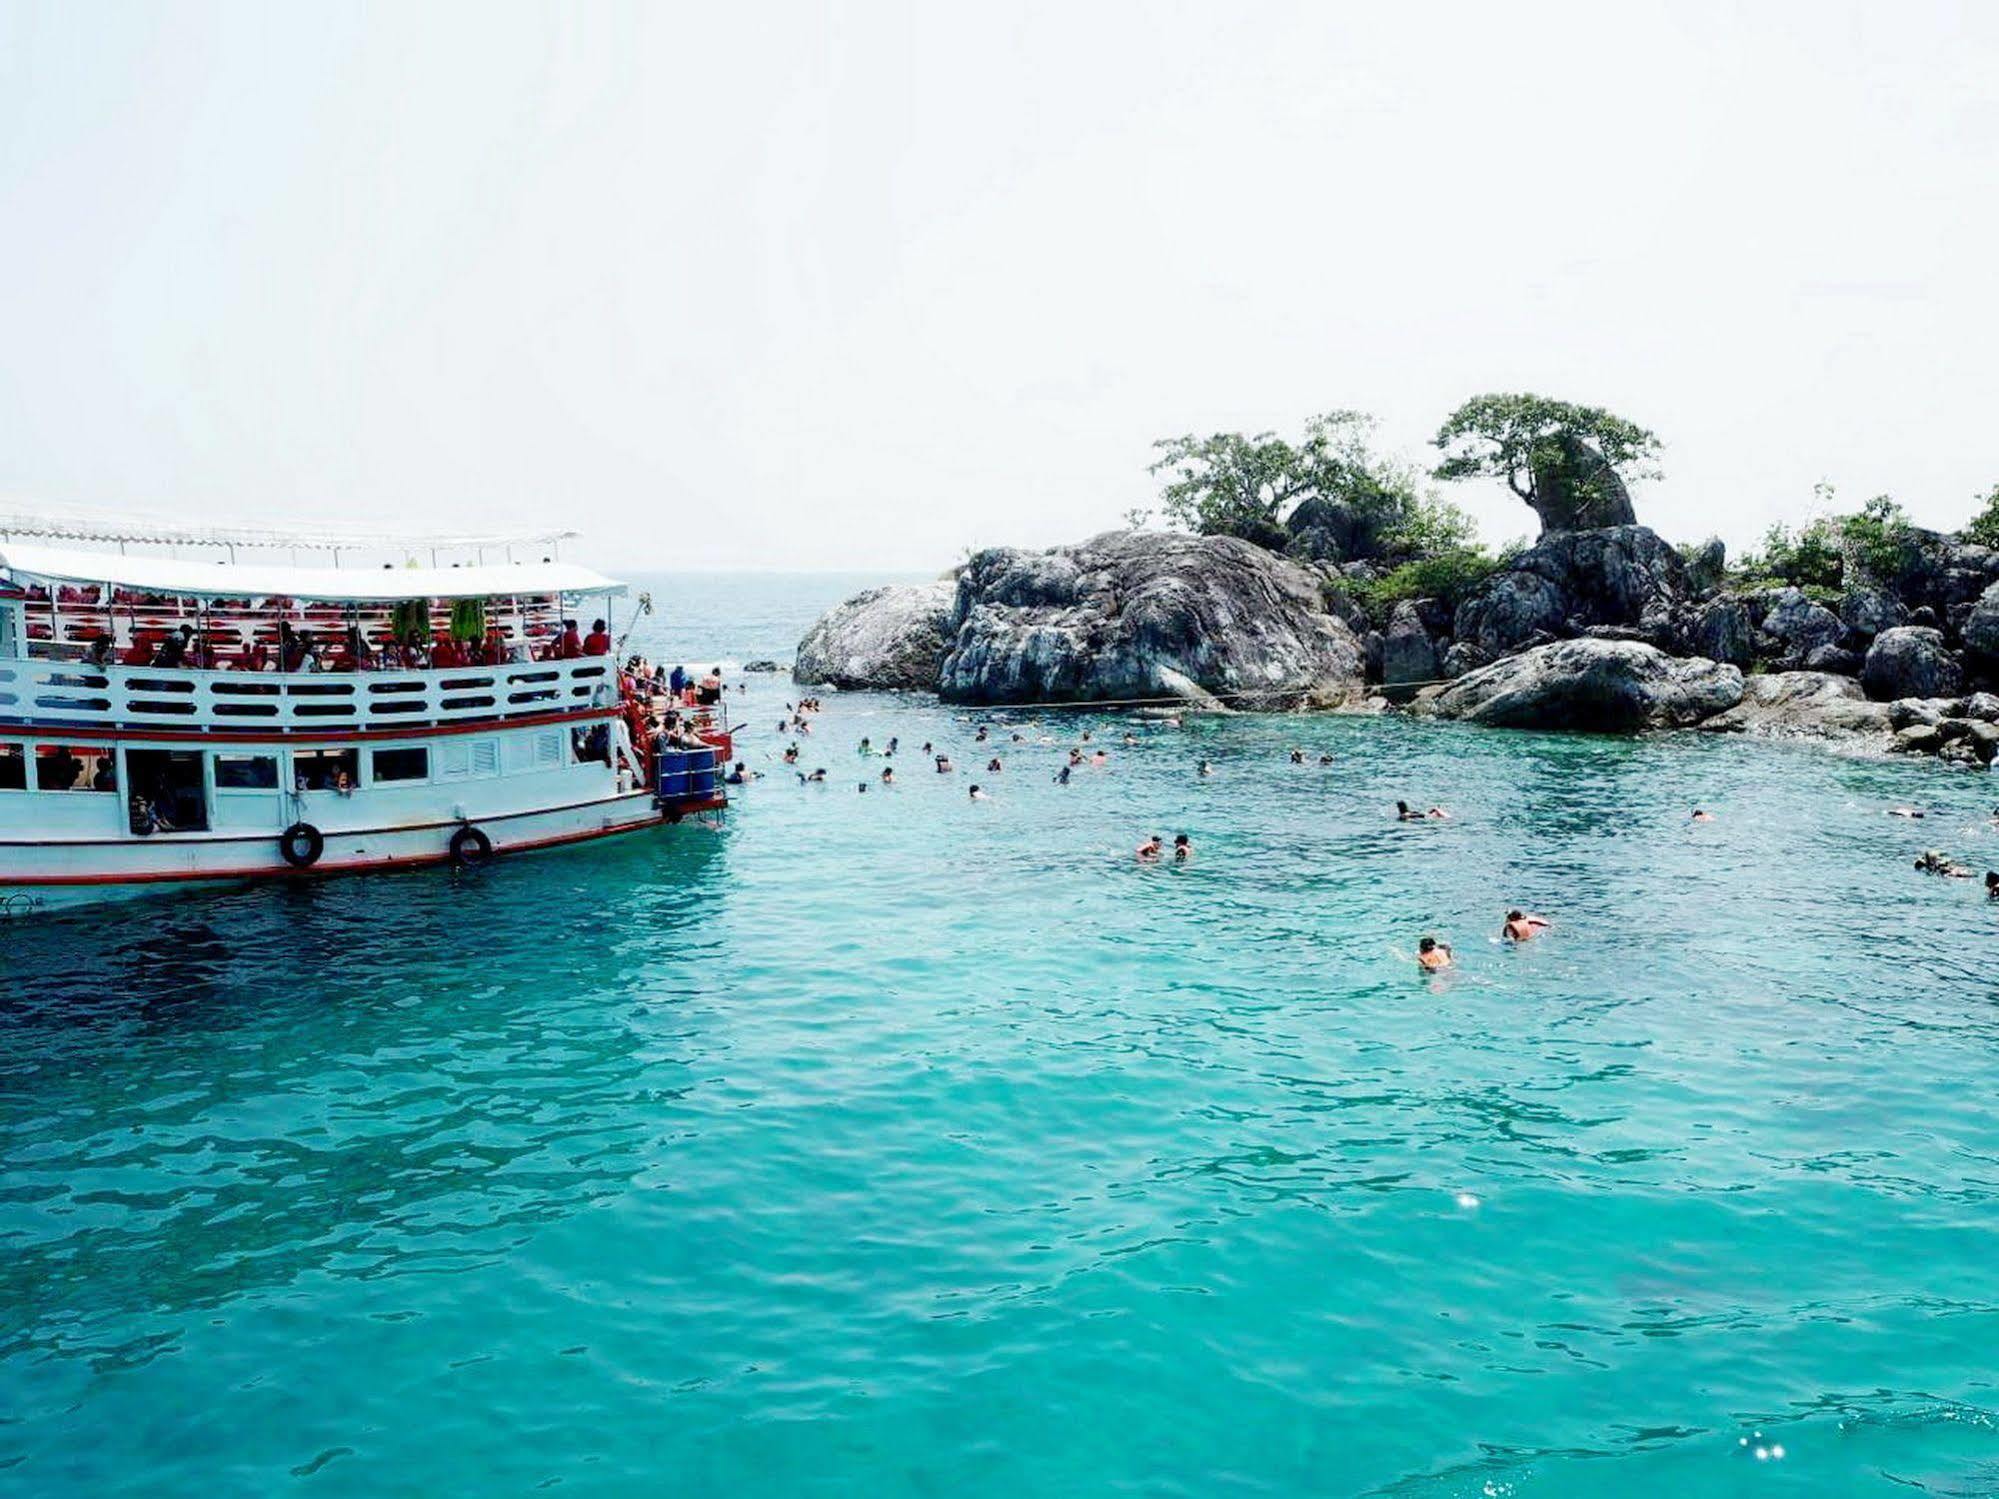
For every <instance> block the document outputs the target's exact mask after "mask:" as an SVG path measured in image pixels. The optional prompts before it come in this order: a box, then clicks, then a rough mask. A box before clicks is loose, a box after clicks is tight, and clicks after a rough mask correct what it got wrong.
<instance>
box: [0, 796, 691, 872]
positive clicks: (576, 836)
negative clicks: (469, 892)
mask: <svg viewBox="0 0 1999 1499" xmlns="http://www.w3.org/2000/svg"><path fill="white" fill-rule="evenodd" d="M722 805H723V803H721V802H719V801H716V802H703V803H701V804H699V805H697V806H692V807H685V808H682V809H681V811H682V812H683V813H686V812H708V811H715V810H719V809H720V808H721V807H722ZM668 822H669V819H668V817H667V815H666V814H665V813H664V812H656V813H653V814H652V815H650V816H647V817H642V818H639V819H637V820H636V821H633V822H621V823H619V824H618V825H617V826H616V827H614V828H586V829H584V830H583V831H582V832H577V833H558V834H556V835H554V836H553V837H549V838H534V839H530V840H529V841H528V842H526V843H515V844H510V845H509V846H507V847H506V848H503V849H496V850H494V857H495V858H505V857H507V856H509V855H511V854H525V853H533V852H534V851H536V850H537V849H544V848H559V847H561V846H562V845H564V844H568V843H587V842H589V841H590V840H591V839H593V838H609V837H612V836H613V835H615V834H618V833H636V832H638V831H640V830H641V829H644V828H652V827H663V826H666V825H667V824H668ZM450 862H451V855H450V853H449V852H446V853H441V854H413V855H411V856H410V857H409V858H407V859H350V860H348V861H347V862H346V863H344V864H315V865H313V866H312V867H311V868H310V869H290V868H283V867H279V868H271V867H268V866H259V867H257V868H253V869H202V870H155V871H152V872H150V873H145V874H59V875H49V876H47V877H45V878H40V879H0V888H7V889H35V888H37V887H43V886H50V885H63V886H76V885H165V884H201V883H204V882H214V881H221V880H260V879H283V880H296V879H308V880H310V879H319V878H321V877H322V876H325V875H329V874H362V873H365V872H366V871H368V870H371V869H430V868H435V867H436V866H437V865H439V864H449V863H450Z"/></svg>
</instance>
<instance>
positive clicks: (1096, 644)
mask: <svg viewBox="0 0 1999 1499" xmlns="http://www.w3.org/2000/svg"><path fill="white" fill-rule="evenodd" d="M953 622H954V624H953V633H952V639H951V643H950V647H949V649H948V650H947V652H946V653H945V656H944V659H943V662H942V663H941V665H940V666H939V668H938V671H937V674H936V679H935V685H936V687H937V691H938V693H939V694H940V695H941V696H942V697H944V698H946V699H947V700H949V701H953V702H965V703H1010V702H1011V703H1026V702H1065V701H1067V702H1080V701H1100V700H1112V699H1123V698H1146V697H1184V698H1189V699H1195V700H1199V699H1201V698H1203V697H1206V696H1210V695H1212V696H1217V697H1223V698H1225V699H1226V700H1227V701H1228V702H1229V703H1230V704H1231V705H1233V706H1243V707H1261V708H1277V707H1292V706H1297V705H1300V704H1312V705H1317V706H1334V705H1338V704H1341V703H1344V702H1348V701H1351V700H1355V699H1358V698H1360V697H1361V696H1362V695H1363V688H1362V685H1361V675H1362V660H1361V647H1360V643H1359V642H1358V641H1357V640H1356V639H1355V638H1354V634H1353V631H1352V630H1351V629H1349V628H1348V627H1347V625H1346V623H1345V621H1343V620H1341V619H1340V618H1338V617H1337V616H1335V615H1333V614H1332V613H1330V612H1328V609H1327V605H1326V600H1325V594H1324V585H1323V583H1322V580H1321V579H1320V578H1319V577H1318V576H1317V575H1315V574H1314V573H1312V572H1310V571H1308V570H1307V569H1305V568H1303V567H1301V566H1299V565H1298V564H1296V563H1294V562H1290V561H1287V560H1286V559H1284V558H1282V557H1278V556H1274V555H1272V554H1271V553H1270V552H1268V551H1265V550H1263V549H1262V548H1260V547H1256V546H1253V545H1251V544H1250V543H1248V542H1245V541H1239V540H1237V539H1235V538H1234V537H1225V536H1180V535H1171V534H1161V533H1158V532H1137V531H1112V532H1107V533H1106V534H1104V535H1102V536H1097V537H1093V538H1092V539H1091V540H1089V541H1086V542H1082V543H1080V544H1078V545H1075V546H1066V547H1055V548H1053V549H1051V550H1049V551H1045V552H1029V551H1019V550H1015V549H1013V548H1009V547H1001V548H995V549H993V550H990V551H984V552H980V553H979V554H978V555H976V556H975V557H973V558H972V560H971V561H970V562H969V563H968V564H967V565H966V566H965V568H964V569H963V571H962V572H961V573H960V574H959V579H958V593H957V601H956V605H955V608H954V611H953Z"/></svg>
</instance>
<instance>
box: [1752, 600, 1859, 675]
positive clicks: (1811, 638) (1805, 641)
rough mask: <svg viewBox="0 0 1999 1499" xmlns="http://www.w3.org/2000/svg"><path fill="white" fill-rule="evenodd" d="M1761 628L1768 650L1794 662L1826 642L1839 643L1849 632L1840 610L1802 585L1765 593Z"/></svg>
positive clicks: (1800, 661) (1779, 658) (1775, 657)
mask: <svg viewBox="0 0 1999 1499" xmlns="http://www.w3.org/2000/svg"><path fill="white" fill-rule="evenodd" d="M1760 629H1761V631H1762V638H1761V640H1760V642H1759V643H1760V644H1761V645H1762V647H1763V650H1764V653H1765V654H1766V655H1768V656H1770V657H1771V658H1772V659H1773V660H1776V661H1778V662H1780V663H1783V664H1787V665H1790V666H1799V665H1802V664H1803V663H1804V661H1805V658H1806V657H1808V656H1810V655H1811V653H1812V652H1813V651H1815V650H1817V649H1818V648H1819V647H1820V646H1822V645H1837V644H1838V643H1839V641H1840V638H1841V637H1842V636H1843V635H1845V634H1846V626H1845V625H1844V624H1842V623H1841V622H1840V618H1839V616H1838V615H1837V614H1834V613H1833V612H1832V610H1830V609H1828V608H1826V607H1825V605H1823V604H1815V603H1813V602H1812V601H1811V599H1810V598H1809V597H1808V596H1807V595H1806V594H1805V592H1804V590H1802V589H1798V588H1776V589H1772V590H1771V591H1770V592H1769V593H1768V594H1766V595H1765V596H1764V599H1763V623H1762V625H1761V626H1760Z"/></svg>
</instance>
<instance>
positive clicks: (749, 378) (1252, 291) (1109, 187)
mask: <svg viewBox="0 0 1999 1499" xmlns="http://www.w3.org/2000/svg"><path fill="white" fill-rule="evenodd" d="M1996 80H1999V7H1994V6H1991V5H1987V4H1979V3H1963V4H1924V3H1897V4H1892V5H1890V4H1865V5H1861V4H1842V3H1811V4H1793V5H1784V4H1775V3H1768V4H1741V5H1727V4H1707V3H1689V0H1675V3H1670V4H1658V5H1637V4H1623V3H1620V4H1614V5H1613V4H1603V3H1590V4H1576V5H1572V6H1557V5H1531V4H1519V3H1509V4H1504V5H1496V4H1492V3H1490V0H1478V3H1464V4H1436V5H1424V4H1396V5H1384V4H1365V5H1362V4H1351V5H1344V4H1334V3H1325V0H1322V3H1315V4H1297V5H1279V4H1250V3H1241V0H1236V3H1217V4H1198V5H1197V4H1171V3H1158V0H1154V3H1145V4H1130V5H1113V4H1096V3H1065V4H1059V5H1056V4H1050V5H1034V6H1014V5H1006V4H1000V5H982V6H976V7H975V6H970V5H954V4H949V3H942V4H939V3H931V4H925V5H909V6H898V5H887V4H865V3H848V4H839V5H824V6H808V5H796V4H788V3H768V0H766V3H758V4H753V5H740V6H727V5H723V6H718V5H702V6H694V5H678V6H669V5H663V4H662V5H652V6H618V5H612V4H605V3H592V4H587V5H564V6H549V7H546V8H538V7H526V6H511V5H502V4H492V3H480V4H469V5H463V6H453V5H442V4H419V5H406V4H393V5H392V4H384V5H380V6H354V5H341V4H313V5H304V4H296V5H285V6H272V5H266V4H262V3H259V4H245V5H241V6H233V5H203V4H197V3H191V0H190V3H178V4H172V5H156V4H150V3H148V4H130V5H116V4H103V3H91V4H75V3H60V4H49V5H39V4H24V3H21V0H0V502H12V503H16V504H20V503H28V504H32V503H34V502H38V501H39V502H47V503H50V504H53V505H59V506H61V507H63V508H64V509H72V510H73V509H80V508H90V507H101V508H118V507H126V508H134V509H140V510H145V511H153V512H167V513H179V514H184V515H185V516H186V517H187V518H189V519H191V520H193V519H204V520H216V521H221V520H239V521H241V520H266V519H270V520H283V519H286V518H292V519H309V520H310V521H312V522H314V523H319V524H323V523H337V522H341V521H352V522H355V523H357V524H359V523H388V524H391V525H394V526H396V527H398V528H403V527H409V526H413V525H419V524H422V523H425V522H430V521H435V522H438V523H441V524H446V525H452V526H463V525H467V524H479V525H510V524H514V523H526V524H536V523H540V522H544V521H551V520H554V521H562V522H568V523H571V524H574V525H576V526H577V527H579V528H580V529H582V530H584V531H585V532H586V533H588V539H587V542H586V544H585V545H584V546H583V548H582V549H581V550H580V551H579V552H578V553H576V555H578V556H579V557H581V558H584V559H585V560H594V561H597V562H600V563H605V564H610V565H614V566H615V565H625V566H631V567H637V566H641V565H651V566H672V565H683V566H690V565H692V566H724V565H753V566H771V567H877V566H878V567H881V568H884V569H889V568H928V567H941V566H944V565H946V564H948V563H950V562H952V561H954V560H955V559H956V558H957V557H958V556H959V555H960V554H961V553H962V552H963V551H964V550H965V549H966V548H967V547H968V546H974V545H987V544H992V543H999V542H1009V543H1020V544H1037V543H1050V542H1056V541H1063V540H1069V539H1073V538H1076V537H1080V536H1083V535H1086V534H1088V533H1090V532H1093V531H1096V530H1100V529H1103V528H1104V527H1106V526H1109V525H1112V524H1114V523H1116V521H1117V519H1118V517H1119V516H1121V515H1122V514H1123V512H1124V511H1125V510H1126V509H1127V508H1129V507H1130V506H1132V505H1134V504H1140V503H1145V502H1147V501H1148V500H1149V499H1150V497H1151V495H1152V493H1153V491H1154V483H1153V481H1152V480H1151V479H1150V478H1149V477H1148V476H1147V474H1146V473H1145V465H1146V463H1147V462H1148V461H1149V458H1150V456H1151V455H1150V452H1149V444H1150V443H1151V441H1152V440H1153V439H1154V438H1155V437H1159V436H1163V435H1167V434H1171V433H1176V432H1181V431H1187V430H1200V431H1210V430H1215V429H1222V428H1239V427H1240V428H1252V429H1254V428H1261V427H1276V428H1279V429H1289V428H1293V427H1295V426H1296V425H1297V424H1298V423H1299V422H1300V421H1301V420H1302V419H1303V418H1304V417H1305V416H1306V415H1307V414H1308V413H1310V412H1312V411H1315V410H1323V409H1329V408H1333V407H1358V408H1361V409H1364V410H1369V411H1372V412H1374V413H1376V414H1377V415H1379V417H1380V418H1381V420H1382V423H1383V430H1384V436H1385V437H1386V438H1387V439H1388V440H1389V441H1390V442H1391V443H1392V444H1394V445H1397V446H1406V447H1408V448H1411V449H1414V448H1416V447H1418V446H1419V445H1420V444H1421V443H1423V442H1424V440H1425V439H1426V438H1427V437H1428V436H1429V434H1430V433H1431V432H1433V431H1434V430H1435V427H1436V425H1437V423H1438V421H1439V420H1440V419H1441V418H1442V416H1443V415H1444V414H1445V413H1446V412H1447V411H1448V410H1449V409H1450V408H1451V407H1452V406H1453V405H1455V404H1456V403H1457V402H1458V401H1459V400H1460V399H1462V398H1463V397H1464V396H1466V395H1469V394H1471V393H1473V392H1476V391H1481V390H1492V389H1533V390H1539V391H1543V392H1546V393H1548V394H1553V395H1561V396H1566V397H1569V398H1571V399H1577V400H1585V401H1591V402H1597V403H1600V404H1604V405H1608V406H1610V407H1611V408H1613V409H1614V410H1617V411H1619V412H1620V413H1622V414H1624V415H1627V416H1630V417H1632V418H1634V419H1635V420H1638V421H1641V422H1644V423H1646V424H1647V425H1649V426H1652V427H1654V428H1655V429H1656V430H1657V431H1658V432H1659V433H1660V434H1661V436H1662V437H1663V438H1664V439H1665V441H1666V454H1665V468H1666V474H1667V477H1666V480H1665V482H1663V483H1661V484H1657V485H1650V486H1646V487H1645V488H1644V489H1642V490H1641V491H1640V492H1639V494H1638V504H1639V510H1640V516H1641V518H1642V519H1645V520H1647V521H1649V522H1651V523H1653V524H1654V525H1656V526H1658V527H1659V529H1661V530H1662V531H1664V532H1666V533H1667V534H1668V535H1670V536H1674V537H1676V538H1685V537H1695V536H1699V535H1704V534H1707V533H1709V532H1711V531H1719V532H1720V533H1721V534H1723V535H1724V536H1727V537H1728V538H1730V540H1731V541H1734V542H1741V541H1744V540H1747V539H1749V538H1751V537H1753V536H1755V535H1757V534H1759V533H1760V532H1761V530H1762V529H1763V527H1764V526H1766V525H1767V524H1768V523H1769V522H1770V521H1771V520H1773V519H1778V518H1786V519H1788V518H1794V517H1796V516H1799V515H1802V514H1803V513H1805V512H1806V511H1807V510H1808V508H1809V506H1810V503H1811V496H1810V489H1811V485H1812V484H1813V482H1814V481H1815V480H1818V479H1821V478H1824V479H1829V480H1832V481H1833V482H1835V483H1836V484H1837V485H1838V486H1839V488H1840V492H1841V498H1842V499H1853V500H1858V499H1861V498H1864V497H1865V496H1867V495H1869V494H1873V493H1875V492H1877V491H1880V490H1891V491H1893V492H1894V493H1895V494H1896V495H1897V496H1898V497H1900V498H1901V499H1902V500H1903V501H1904V502H1905V503H1906V504H1907V505H1908V506H1909V508H1910V509H1911V510H1912V511H1913V512H1915V514H1916V515H1917V516H1918V518H1920V519H1923V520H1925V521H1927V522H1929V523H1932V524H1938V525H1949V526H1954V525H1956V524H1959V523H1961V521H1962V520H1963V518H1964V516H1965V515H1966V513H1967V512H1968V510H1969V508H1970V499H1971V496H1972V494H1973V492H1974V491H1975V490H1983V489H1985V488H1987V487H1989V486H1990V485H1991V484H1993V483H1994V482H1995V481H1999V420H1995V412H1994V405H1995V393H1999V390H1996V387H1995V379H1994V373H1993V372H1994V367H1995V359H1999V81H1996ZM1460 498H1462V499H1464V500H1465V501H1466V502H1467V503H1468V504H1470V505H1471V506H1472V508H1473V509H1474V511H1475V513H1477V514H1478V516H1479V517H1480V520H1481V522H1482V523H1483V525H1484V526H1485V529H1486V531H1487V533H1488V534H1489V535H1490V536H1491V537H1492V538H1493V539H1495V540H1499V539H1503V538H1505V537H1507V536H1511V535H1516V534H1522V533H1524V532H1526V531H1528V530H1529V529H1531V525H1532V516H1531V515H1530V513H1529V512H1528V511H1527V510H1526V509H1525V507H1523V506H1521V505H1519V504H1518V502H1517V501H1514V500H1512V499H1511V498H1510V497H1508V496H1506V495H1505V494H1504V493H1503V492H1486V493H1478V492H1472V491H1467V492H1465V493H1463V494H1461V495H1460Z"/></svg>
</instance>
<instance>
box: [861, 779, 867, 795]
mask: <svg viewBox="0 0 1999 1499" xmlns="http://www.w3.org/2000/svg"><path fill="white" fill-rule="evenodd" d="M867 794H868V783H867V782H866V781H862V782H861V795H862V796H866V795H867Z"/></svg>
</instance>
